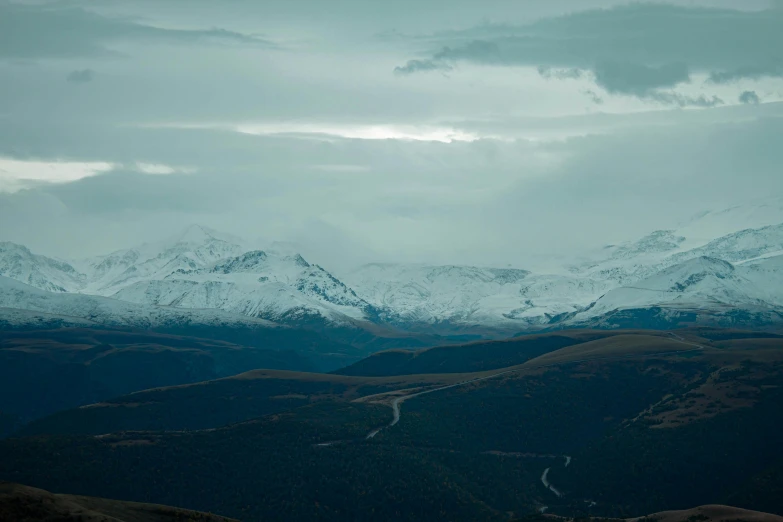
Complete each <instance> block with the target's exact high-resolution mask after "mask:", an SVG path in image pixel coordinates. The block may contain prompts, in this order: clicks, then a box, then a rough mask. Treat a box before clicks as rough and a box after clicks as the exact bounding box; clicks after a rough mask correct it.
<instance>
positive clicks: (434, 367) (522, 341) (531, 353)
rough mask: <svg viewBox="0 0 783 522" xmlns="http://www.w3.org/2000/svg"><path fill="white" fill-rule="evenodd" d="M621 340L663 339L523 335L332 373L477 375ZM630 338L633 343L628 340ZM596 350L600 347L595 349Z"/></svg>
mask: <svg viewBox="0 0 783 522" xmlns="http://www.w3.org/2000/svg"><path fill="white" fill-rule="evenodd" d="M617 336H621V337H624V338H626V339H625V340H622V341H619V342H618V344H619V345H622V344H625V343H626V342H627V341H628V340H634V339H638V340H640V342H642V341H641V339H643V338H644V339H647V341H644V342H647V343H649V342H650V341H649V340H650V338H655V339H665V338H667V335H666V334H665V333H661V332H652V331H647V330H617V331H598V330H574V331H562V332H556V333H548V334H537V335H526V336H522V337H516V338H513V339H507V340H504V341H481V342H473V343H468V344H461V345H453V346H437V347H434V348H428V349H426V350H418V351H413V350H388V351H385V352H379V353H376V354H373V355H371V356H369V357H367V358H366V359H362V360H361V361H359V362H357V363H355V364H352V365H351V366H348V367H346V368H342V369H340V370H337V371H336V372H334V373H338V374H341V375H367V376H381V375H411V374H423V373H469V372H481V371H487V370H493V369H499V368H507V367H510V366H515V365H519V364H522V363H525V362H527V361H529V360H531V359H535V358H536V357H540V356H542V355H545V354H547V353H551V352H555V351H558V350H561V349H562V348H566V347H569V346H572V347H573V348H574V350H576V351H580V350H581V348H580V346H581V345H582V344H584V343H588V342H592V341H600V340H606V341H608V340H610V339H612V338H614V337H617ZM631 338H633V339H631ZM598 346H600V345H598Z"/></svg>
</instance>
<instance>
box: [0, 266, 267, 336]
mask: <svg viewBox="0 0 783 522" xmlns="http://www.w3.org/2000/svg"><path fill="white" fill-rule="evenodd" d="M39 315H45V316H48V317H59V318H62V319H64V320H65V321H66V322H68V323H69V324H70V323H75V324H101V325H107V326H128V327H134V328H154V327H160V326H175V325H189V324H198V325H221V326H231V325H245V326H248V325H249V326H254V327H263V328H275V327H278V325H276V324H274V323H272V322H269V321H264V320H261V319H254V318H250V317H243V316H240V315H233V314H228V313H225V312H222V311H219V310H181V309H175V308H164V307H157V306H145V305H138V304H133V303H128V302H123V301H118V300H116V299H110V298H107V297H99V296H93V295H84V294H70V293H54V292H47V291H45V290H40V289H38V288H34V287H32V286H30V285H26V284H24V283H20V282H19V281H16V280H13V279H10V278H8V277H0V319H2V320H4V321H7V322H9V323H11V324H34V320H35V319H36V318H38V319H40V317H39Z"/></svg>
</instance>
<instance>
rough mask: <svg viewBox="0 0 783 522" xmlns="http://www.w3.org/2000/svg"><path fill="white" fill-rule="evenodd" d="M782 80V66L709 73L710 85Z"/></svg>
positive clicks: (750, 67) (771, 65) (769, 65)
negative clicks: (767, 79) (747, 80)
mask: <svg viewBox="0 0 783 522" xmlns="http://www.w3.org/2000/svg"><path fill="white" fill-rule="evenodd" d="M767 77H768V78H783V65H781V64H768V65H748V66H745V67H739V68H737V69H732V70H729V71H718V72H712V73H710V78H709V81H710V82H711V83H731V82H736V81H738V80H741V79H743V78H747V79H750V80H760V79H761V78H767Z"/></svg>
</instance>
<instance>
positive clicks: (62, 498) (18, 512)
mask: <svg viewBox="0 0 783 522" xmlns="http://www.w3.org/2000/svg"><path fill="white" fill-rule="evenodd" d="M0 520H8V521H11V520H13V521H15V522H37V521H40V520H51V521H54V520H56V521H58V522H231V519H228V518H224V517H220V516H216V515H211V514H207V513H200V512H196V511H189V510H186V509H178V508H173V507H169V506H161V505H155V504H141V503H135V502H122V501H118V500H108V499H104V498H94V497H81V496H74V495H54V494H52V493H49V492H48V491H44V490H42V489H36V488H31V487H27V486H22V485H20V484H10V483H0Z"/></svg>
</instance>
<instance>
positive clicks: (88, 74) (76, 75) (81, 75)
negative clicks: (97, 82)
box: [65, 69, 95, 83]
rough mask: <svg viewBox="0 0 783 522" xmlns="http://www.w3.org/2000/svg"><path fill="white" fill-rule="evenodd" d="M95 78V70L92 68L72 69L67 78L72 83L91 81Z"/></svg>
mask: <svg viewBox="0 0 783 522" xmlns="http://www.w3.org/2000/svg"><path fill="white" fill-rule="evenodd" d="M93 78H95V71H93V70H92V69H81V70H77V71H71V72H70V73H68V76H66V77H65V79H66V80H67V81H68V82H70V83H89V82H91V81H92V80H93Z"/></svg>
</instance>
